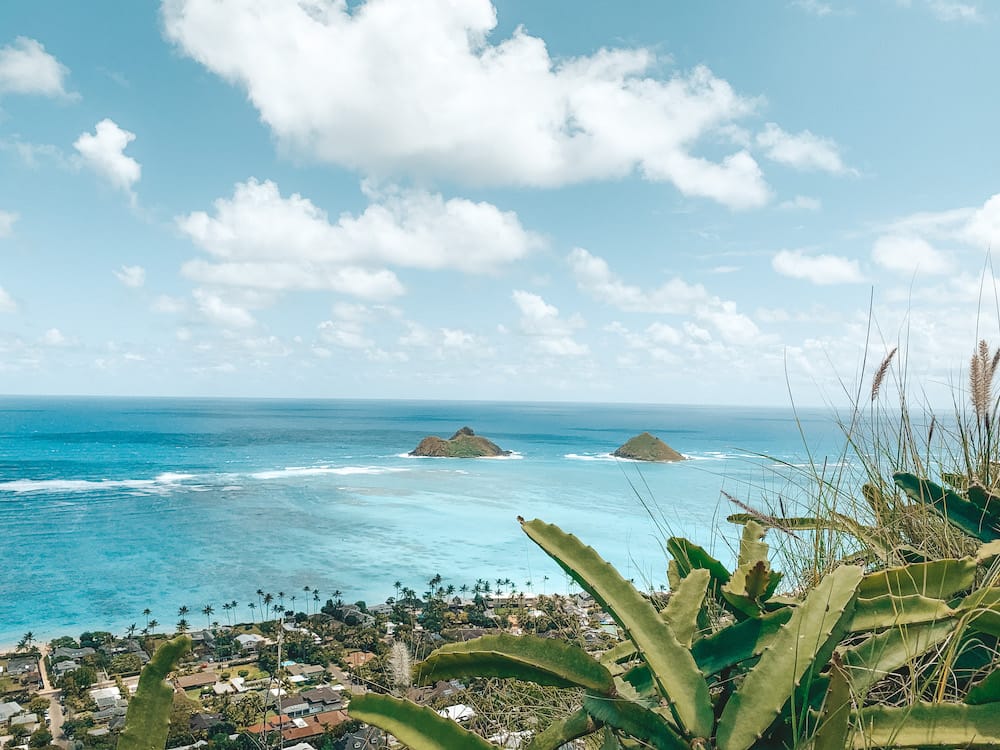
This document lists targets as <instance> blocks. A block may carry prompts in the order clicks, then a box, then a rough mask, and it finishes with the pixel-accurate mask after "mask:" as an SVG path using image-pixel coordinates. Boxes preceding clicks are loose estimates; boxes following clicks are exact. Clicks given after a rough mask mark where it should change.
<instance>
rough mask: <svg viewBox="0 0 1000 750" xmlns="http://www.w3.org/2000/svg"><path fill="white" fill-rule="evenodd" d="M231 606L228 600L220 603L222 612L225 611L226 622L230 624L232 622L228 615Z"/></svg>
mask: <svg viewBox="0 0 1000 750" xmlns="http://www.w3.org/2000/svg"><path fill="white" fill-rule="evenodd" d="M232 608H233V605H232V604H230V603H229V602H223V603H222V610H223V612H225V613H226V623H227V624H229V625H230V626H231V625H232V624H233V620H232V618H231V617H230V616H229V612H230V611H231V610H232Z"/></svg>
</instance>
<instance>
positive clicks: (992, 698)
mask: <svg viewBox="0 0 1000 750" xmlns="http://www.w3.org/2000/svg"><path fill="white" fill-rule="evenodd" d="M998 701H1000V669H994V670H993V671H992V672H990V673H989V674H988V675H986V678H985V679H983V680H980V681H979V682H977V683H976V684H975V685H974V686H973V687H972V689H971V690H970V691H969V693H968V695H966V696H965V702H966V703H968V704H969V705H972V706H978V705H980V704H982V703H997V702H998Z"/></svg>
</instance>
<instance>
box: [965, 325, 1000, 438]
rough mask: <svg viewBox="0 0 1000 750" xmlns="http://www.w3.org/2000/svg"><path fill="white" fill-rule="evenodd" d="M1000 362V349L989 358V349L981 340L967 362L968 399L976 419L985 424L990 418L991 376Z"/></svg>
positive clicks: (984, 341)
mask: <svg viewBox="0 0 1000 750" xmlns="http://www.w3.org/2000/svg"><path fill="white" fill-rule="evenodd" d="M998 362H1000V349H997V351H996V352H994V354H993V356H990V347H989V344H987V343H986V340H985V339H983V340H982V341H980V342H979V347H978V348H977V350H976V352H975V353H974V354H973V355H972V359H971V360H970V362H969V398H970V399H971V400H972V408H973V410H974V411H975V412H976V418H977V419H978V420H979V421H980V422H982V423H984V424H985V423H987V422H988V421H989V416H990V405H991V404H992V402H993V393H992V392H993V376H994V374H995V373H996V369H997V363H998Z"/></svg>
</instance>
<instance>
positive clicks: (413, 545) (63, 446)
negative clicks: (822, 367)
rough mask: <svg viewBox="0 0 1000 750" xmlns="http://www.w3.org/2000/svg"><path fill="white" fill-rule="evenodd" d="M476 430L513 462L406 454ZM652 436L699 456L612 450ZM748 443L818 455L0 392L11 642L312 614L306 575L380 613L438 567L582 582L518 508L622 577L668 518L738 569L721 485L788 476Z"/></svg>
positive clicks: (670, 410)
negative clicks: (638, 456) (644, 455)
mask: <svg viewBox="0 0 1000 750" xmlns="http://www.w3.org/2000/svg"><path fill="white" fill-rule="evenodd" d="M798 418H799V420H800V423H801V426H802V429H803V430H804V431H805V433H806V436H807V440H808V443H809V446H810V449H812V450H813V451H814V452H815V453H816V454H817V455H819V456H820V458H821V457H822V456H823V455H824V454H829V455H831V456H834V455H836V454H837V452H838V451H839V449H840V446H841V444H842V440H841V439H840V438H839V433H838V430H837V428H836V426H835V424H834V422H833V420H832V417H831V415H829V414H827V413H821V412H806V413H803V412H799V414H798ZM466 424H467V425H470V426H472V427H473V428H474V429H475V430H476V432H477V433H478V434H482V435H485V436H487V437H489V438H491V439H493V440H495V441H496V442H497V443H499V444H500V445H501V446H502V447H504V448H507V449H510V450H513V451H515V453H514V455H513V456H511V457H509V458H505V459H479V460H462V459H427V458H411V457H408V456H406V455H405V454H406V452H407V451H409V450H411V449H412V448H413V447H414V446H415V445H416V444H417V443H418V442H419V440H420V439H421V438H422V437H424V436H425V435H428V434H437V435H441V436H443V437H448V436H450V435H451V433H453V432H454V431H455V430H457V429H458V428H459V427H461V426H462V425H466ZM643 430H649V431H651V432H653V433H654V434H657V435H658V436H660V437H661V438H662V439H664V440H665V441H666V442H667V443H669V444H670V445H671V446H673V447H674V448H676V449H677V450H679V451H681V452H682V453H684V454H685V455H687V456H690V457H691V458H692V459H694V460H691V461H686V462H684V463H679V464H669V465H650V464H636V463H633V462H621V461H616V460H614V459H612V458H611V457H610V455H609V453H610V451H612V450H614V448H615V447H617V446H618V445H619V444H621V443H622V442H624V441H625V440H626V439H627V438H629V437H631V436H632V435H634V434H636V433H638V432H641V431H643ZM748 452H749V453H753V454H766V455H768V456H770V457H773V458H777V459H780V460H782V461H787V462H790V463H793V464H794V463H800V462H802V461H803V459H804V455H805V450H804V448H803V441H802V437H801V436H800V434H799V427H798V426H797V424H796V420H795V415H793V414H792V412H791V410H786V409H750V408H738V407H691V406H636V405H620V404H615V405H595V404H538V403H531V404H517V403H442V402H401V401H289V400H281V401H277V400H274V401H271V400H235V399H234V400H217V399H212V400H207V399H206V400H201V399H69V398H66V399H62V398H46V399H40V398H3V399H0V571H2V573H0V643H9V642H11V641H14V640H17V639H18V638H19V637H20V636H21V635H22V634H23V633H24V632H25V631H27V630H33V631H34V632H35V634H36V635H38V634H44V635H46V636H49V635H53V634H58V633H72V634H75V633H79V632H80V631H82V630H84V629H93V628H101V629H122V628H124V627H126V626H127V625H128V624H129V623H137V624H138V626H139V627H140V628H141V627H142V626H143V624H144V617H143V616H142V611H143V610H144V609H145V608H147V607H148V608H149V609H150V610H152V613H153V614H152V617H154V618H156V619H157V620H159V622H160V623H161V625H167V626H173V624H174V623H175V622H176V621H177V619H178V618H177V609H178V607H180V606H181V605H185V606H188V607H189V608H190V609H191V612H192V614H191V615H189V616H188V620H189V621H190V622H191V623H192V624H193V625H194V626H196V627H201V626H204V625H205V621H206V618H205V617H204V616H202V615H201V614H199V613H200V611H201V609H202V608H203V607H204V606H205V605H206V604H211V605H212V606H213V607H214V609H215V614H214V615H213V617H212V618H211V619H213V620H216V621H219V622H226V618H227V616H226V613H225V612H223V610H222V608H221V604H222V603H223V602H227V601H233V600H235V601H237V602H239V603H240V604H239V613H240V615H241V617H242V619H244V620H247V619H249V616H250V610H249V609H248V608H247V607H246V604H247V603H248V602H250V601H254V602H256V601H257V596H256V594H255V592H256V590H257V589H258V588H260V589H264V590H265V591H270V592H273V593H275V594H277V592H278V591H284V592H285V593H286V598H285V603H286V605H289V604H291V602H290V597H291V595H293V594H294V595H296V597H297V599H296V601H295V604H294V606H295V608H296V609H304V608H305V600H306V599H308V600H309V602H310V605H309V606H310V607H311V606H313V605H312V594H311V593H310V594H307V593H305V592H304V591H303V587H304V586H309V587H310V588H318V589H319V591H320V592H321V595H322V599H323V601H325V600H326V599H327V598H328V597H329V596H330V593H331V592H333V591H335V590H339V591H341V592H343V596H344V598H345V599H348V600H351V601H354V600H357V599H364V600H366V601H367V602H369V603H372V602H375V601H382V600H384V599H385V598H386V597H387V596H391V595H393V594H394V593H395V591H394V589H393V583H394V582H395V581H397V580H398V581H401V582H402V583H403V585H407V586H410V587H412V588H414V589H415V590H417V591H418V592H422V591H423V590H424V589H425V588H426V583H425V582H426V581H427V580H428V579H429V578H430V577H431V576H433V575H434V574H436V573H440V574H441V575H442V576H444V578H445V583H446V584H448V583H451V584H453V585H455V586H456V587H458V586H461V585H462V584H463V583H465V584H470V585H471V584H472V583H474V582H475V581H476V579H477V578H484V579H487V580H490V581H495V580H496V579H497V578H510V579H511V580H513V581H515V582H516V583H517V585H518V588H520V589H526V588H528V587H527V586H526V583H527V582H528V581H531V582H532V585H531V586H530V588H531V589H533V590H535V591H539V592H541V591H543V590H545V591H549V592H551V591H555V590H566V588H567V585H568V582H567V581H566V578H565V576H564V575H563V574H562V573H561V571H559V570H558V568H557V567H556V566H555V564H554V563H552V562H550V561H549V560H548V558H547V557H546V556H545V555H544V554H543V553H541V552H540V551H538V550H537V549H536V548H535V547H534V545H533V544H532V543H531V542H530V541H528V540H527V538H526V537H524V536H523V534H522V533H521V532H520V530H519V528H518V524H517V522H516V517H517V516H518V515H522V516H525V517H526V518H532V517H539V518H542V519H545V520H546V521H550V522H553V523H557V524H559V525H560V526H562V527H563V528H564V529H565V530H567V531H572V532H573V533H575V534H577V535H578V536H579V537H581V538H582V539H584V540H585V541H586V542H588V543H589V544H591V545H593V546H594V547H595V548H596V549H597V550H598V551H599V552H600V553H601V554H602V555H604V556H605V557H606V558H607V559H609V560H611V561H612V562H613V563H614V564H615V565H616V566H617V567H618V568H619V570H621V572H622V573H623V574H624V575H626V577H629V578H634V579H635V580H636V581H637V582H641V583H647V582H650V583H652V584H653V585H659V584H661V583H665V580H664V579H665V575H664V568H665V558H664V555H663V552H662V549H661V542H662V540H663V538H662V535H661V534H660V532H659V531H658V528H669V530H670V531H671V532H673V533H679V534H683V535H686V536H689V537H691V538H693V539H694V540H695V541H697V542H699V543H701V544H703V545H705V546H706V547H708V548H710V549H712V550H714V552H715V553H716V554H718V555H719V556H720V557H722V558H723V559H727V560H728V559H731V555H730V551H729V546H728V545H729V544H731V543H732V542H733V540H734V538H735V536H736V534H735V531H734V530H733V529H732V528H731V527H729V526H728V524H726V523H725V520H724V519H725V516H726V514H728V513H731V512H733V511H734V508H733V507H732V505H731V504H730V503H729V502H728V501H727V500H725V499H724V498H722V497H721V495H720V490H726V491H727V492H730V493H732V494H734V495H736V496H737V497H739V498H740V499H741V500H744V501H748V502H755V501H758V500H760V499H761V497H762V492H764V491H765V490H766V491H769V492H772V493H773V492H774V491H775V488H777V489H778V490H782V488H783V487H785V485H784V483H783V480H781V478H780V477H778V476H776V474H775V471H776V469H775V464H774V461H773V460H772V459H771V458H767V459H763V458H756V457H754V456H752V455H748ZM633 487H634V488H635V490H634V489H633ZM785 489H788V488H787V487H785ZM636 490H637V491H638V495H640V496H641V498H642V500H643V501H644V502H641V501H640V499H639V498H638V497H637V492H636ZM651 516H652V517H651ZM654 518H655V519H656V521H655V522H654ZM720 527H721V528H722V531H724V532H725V533H724V536H725V539H722V538H721V537H720V534H719V533H717V531H718V530H719V529H720ZM161 629H162V627H161Z"/></svg>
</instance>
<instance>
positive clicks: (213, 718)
mask: <svg viewBox="0 0 1000 750" xmlns="http://www.w3.org/2000/svg"><path fill="white" fill-rule="evenodd" d="M222 720H223V719H222V714H210V713H197V714H194V715H193V716H191V718H190V719H189V720H188V727H189V728H190V729H191V731H192V732H207V731H208V730H209V729H211V728H212V727H214V726H215V725H216V724H219V723H220V722H222Z"/></svg>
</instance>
